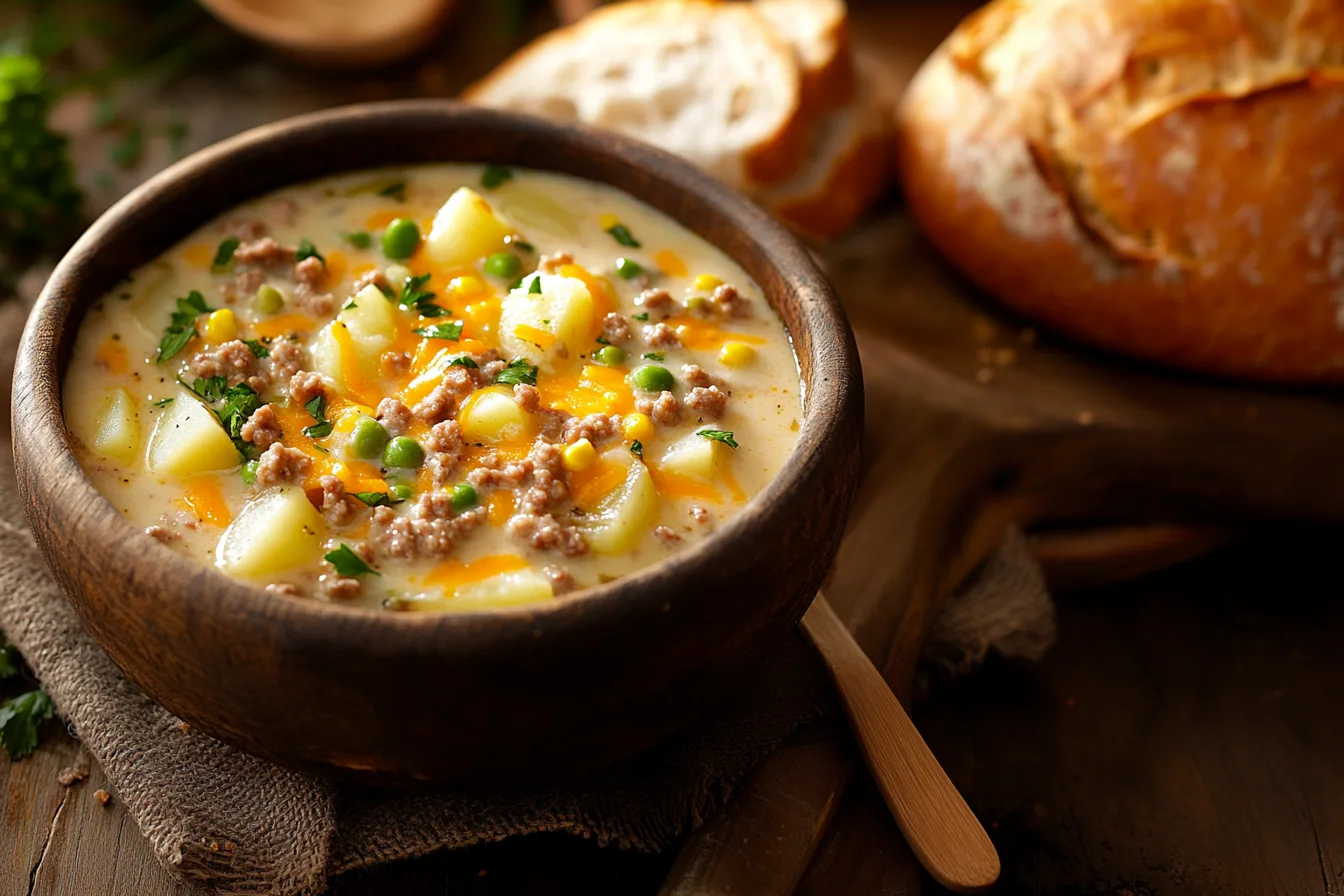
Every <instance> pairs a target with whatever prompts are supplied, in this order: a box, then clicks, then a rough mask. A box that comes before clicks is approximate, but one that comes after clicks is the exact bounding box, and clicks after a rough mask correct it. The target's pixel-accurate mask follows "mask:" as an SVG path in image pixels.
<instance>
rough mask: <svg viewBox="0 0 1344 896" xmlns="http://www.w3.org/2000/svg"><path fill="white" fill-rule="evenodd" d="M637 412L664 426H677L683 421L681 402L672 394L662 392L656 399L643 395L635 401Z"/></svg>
mask: <svg viewBox="0 0 1344 896" xmlns="http://www.w3.org/2000/svg"><path fill="white" fill-rule="evenodd" d="M635 410H636V411H639V412H640V413H641V414H644V415H646V416H649V417H652V418H653V422H654V423H661V424H662V425H664V426H675V425H676V424H677V423H679V422H680V421H681V402H680V401H678V400H677V396H675V395H673V394H672V393H671V392H660V393H658V396H657V397H656V398H655V397H652V396H649V395H641V396H640V397H638V398H636V399H635Z"/></svg>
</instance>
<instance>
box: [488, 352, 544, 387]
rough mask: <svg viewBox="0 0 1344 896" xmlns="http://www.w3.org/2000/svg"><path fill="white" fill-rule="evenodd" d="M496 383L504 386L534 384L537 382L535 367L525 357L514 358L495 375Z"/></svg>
mask: <svg viewBox="0 0 1344 896" xmlns="http://www.w3.org/2000/svg"><path fill="white" fill-rule="evenodd" d="M495 384H496V385H504V386H519V385H522V386H535V385H536V384H537V368H535V367H533V366H532V365H531V364H528V363H527V359H526V358H514V359H513V360H512V361H510V362H509V366H508V367H505V368H504V369H503V370H501V371H500V372H499V375H498V376H496V377H495Z"/></svg>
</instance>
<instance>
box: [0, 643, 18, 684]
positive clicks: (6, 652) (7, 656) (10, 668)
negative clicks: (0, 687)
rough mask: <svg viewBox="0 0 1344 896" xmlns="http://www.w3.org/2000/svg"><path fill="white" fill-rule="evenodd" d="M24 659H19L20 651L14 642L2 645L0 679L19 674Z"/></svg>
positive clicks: (0, 649)
mask: <svg viewBox="0 0 1344 896" xmlns="http://www.w3.org/2000/svg"><path fill="white" fill-rule="evenodd" d="M22 664H23V661H22V660H20V659H19V651H18V650H17V649H16V648H15V647H14V645H12V644H6V645H4V646H2V647H0V679H5V678H13V677H14V676H15V675H18V674H19V669H21V668H22Z"/></svg>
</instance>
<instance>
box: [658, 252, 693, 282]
mask: <svg viewBox="0 0 1344 896" xmlns="http://www.w3.org/2000/svg"><path fill="white" fill-rule="evenodd" d="M653 263H654V264H656V265H658V269H659V270H660V271H662V272H663V273H664V274H667V275H668V276H669V277H685V276H686V262H684V261H682V260H681V256H680V255H678V254H677V253H675V252H673V251H672V250H671V249H659V250H658V251H657V252H655V253H653Z"/></svg>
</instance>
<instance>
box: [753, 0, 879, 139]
mask: <svg viewBox="0 0 1344 896" xmlns="http://www.w3.org/2000/svg"><path fill="white" fill-rule="evenodd" d="M755 6H756V11H757V12H758V13H760V14H761V15H762V16H763V17H764V18H765V20H766V21H767V22H769V23H770V27H771V28H773V29H775V33H776V34H778V35H779V36H780V37H781V38H783V39H784V41H785V42H786V43H788V44H789V45H790V46H791V47H793V50H794V54H795V56H796V57H797V59H798V65H799V68H800V69H801V71H802V79H803V80H802V88H803V107H804V108H805V109H807V110H809V112H810V113H811V114H813V115H821V114H824V113H826V112H830V111H832V110H834V109H839V108H840V107H841V106H844V105H845V104H846V103H848V102H849V101H850V100H851V99H853V98H854V89H855V77H854V59H853V53H852V52H851V51H850V44H849V11H848V9H846V7H845V0H755Z"/></svg>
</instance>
